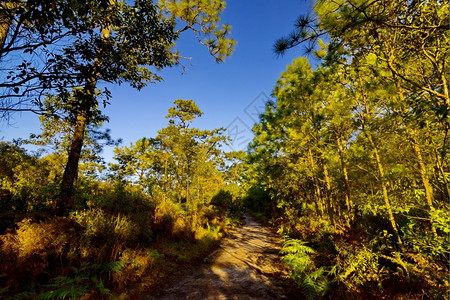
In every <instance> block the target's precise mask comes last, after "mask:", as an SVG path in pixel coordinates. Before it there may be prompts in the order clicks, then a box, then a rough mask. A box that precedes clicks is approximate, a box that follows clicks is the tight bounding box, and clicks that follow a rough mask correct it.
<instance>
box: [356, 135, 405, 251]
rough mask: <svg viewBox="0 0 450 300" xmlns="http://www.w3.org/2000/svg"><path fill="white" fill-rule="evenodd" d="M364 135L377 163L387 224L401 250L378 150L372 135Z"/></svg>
mask: <svg viewBox="0 0 450 300" xmlns="http://www.w3.org/2000/svg"><path fill="white" fill-rule="evenodd" d="M365 134H366V136H367V139H368V140H369V143H370V145H371V146H372V151H373V153H374V155H375V161H376V163H377V168H378V173H379V175H380V183H381V189H382V192H383V199H384V205H385V206H386V210H387V212H388V217H389V222H390V223H391V226H392V230H394V235H395V238H396V239H397V242H398V244H399V245H400V247H402V248H403V243H402V240H401V239H400V234H399V232H398V229H397V223H396V222H395V218H394V213H393V212H392V207H391V201H390V200H389V196H388V192H387V186H386V177H385V176H384V168H383V164H382V162H381V159H380V155H379V154H378V148H377V147H376V145H375V142H374V141H373V138H372V135H371V134H370V133H368V132H366V133H365Z"/></svg>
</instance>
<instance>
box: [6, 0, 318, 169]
mask: <svg viewBox="0 0 450 300" xmlns="http://www.w3.org/2000/svg"><path fill="white" fill-rule="evenodd" d="M309 7H310V1H308V0H284V1H279V0H259V1H255V0H228V1H227V7H226V9H225V12H224V14H223V15H222V20H223V22H225V23H229V24H231V25H232V37H233V38H234V39H235V40H237V45H236V48H235V51H234V53H233V55H232V56H231V57H229V58H228V59H227V60H226V61H225V63H222V64H217V63H215V62H214V60H213V58H212V57H211V56H210V55H209V53H208V51H207V50H206V48H204V47H203V46H201V45H199V44H198V42H197V41H196V39H195V38H194V36H193V35H192V34H191V33H190V32H189V33H187V34H184V35H183V36H182V37H181V38H180V39H179V41H178V43H177V48H178V49H179V50H180V52H181V55H183V56H187V57H192V59H191V60H190V61H185V62H184V64H185V66H186V67H187V68H188V70H187V71H186V72H184V73H183V72H182V68H181V67H174V68H170V69H165V70H163V72H162V73H161V75H162V76H163V77H164V82H160V83H157V84H151V85H149V86H147V87H146V88H144V89H143V90H141V91H137V90H134V89H132V88H131V87H128V86H127V85H122V86H108V88H109V89H110V90H111V91H112V95H113V98H112V101H111V105H110V106H108V107H107V108H106V109H105V113H106V115H108V116H109V118H110V121H109V123H107V124H105V127H106V128H110V129H111V134H112V136H113V138H122V139H123V144H122V145H129V144H130V143H131V142H135V141H136V140H138V139H140V138H142V137H154V136H155V135H156V132H157V130H159V129H161V128H162V127H165V126H166V125H167V119H165V118H164V116H165V115H166V114H167V110H168V108H169V107H171V106H172V104H173V101H174V100H176V99H192V100H194V101H195V102H196V103H197V105H198V106H199V108H200V109H201V110H202V111H203V112H204V115H203V116H202V117H201V118H200V119H198V120H197V121H196V122H195V123H194V125H193V126H195V127H198V128H204V129H213V128H217V127H229V132H228V133H229V134H230V135H232V136H233V137H235V138H236V139H237V140H235V142H234V143H233V145H232V148H233V149H235V150H243V149H245V144H246V141H248V139H249V138H250V137H251V136H250V135H249V134H250V133H249V132H248V128H251V127H252V125H253V124H254V123H255V121H256V119H257V118H256V114H257V112H258V110H261V108H262V103H263V101H264V100H265V99H266V96H265V95H267V96H270V94H271V92H272V89H273V87H274V85H275V82H276V80H277V79H278V77H279V76H280V74H281V73H282V72H283V71H284V70H285V68H286V66H287V65H288V64H290V63H291V62H292V59H294V58H295V57H298V56H301V55H302V52H301V49H300V48H298V49H293V50H291V51H288V52H287V54H286V55H285V56H284V57H276V56H275V55H274V53H273V44H274V42H275V40H276V39H278V38H280V37H281V36H284V35H286V34H288V33H289V32H290V31H292V29H293V24H294V22H295V20H296V18H297V17H298V16H299V15H300V14H303V13H305V12H307V11H308V10H309ZM261 93H262V94H261ZM230 124H231V125H230ZM229 125H230V126H229ZM30 133H39V122H38V118H37V116H35V115H33V114H28V113H23V114H21V115H15V116H14V120H13V124H12V126H11V125H10V126H7V125H6V124H5V123H1V125H0V139H3V140H6V141H9V140H12V139H13V138H26V137H28V136H29V134H30ZM103 156H104V157H105V158H106V160H108V161H109V160H111V157H112V149H111V148H108V149H105V150H104V153H103Z"/></svg>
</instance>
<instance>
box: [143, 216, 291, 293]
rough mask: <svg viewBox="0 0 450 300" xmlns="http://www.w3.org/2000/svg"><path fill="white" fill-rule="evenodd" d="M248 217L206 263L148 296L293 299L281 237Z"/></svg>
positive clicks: (206, 259) (187, 271)
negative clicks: (284, 275)
mask: <svg viewBox="0 0 450 300" xmlns="http://www.w3.org/2000/svg"><path fill="white" fill-rule="evenodd" d="M245 221H246V222H245V225H243V226H241V227H239V228H238V229H237V230H236V232H235V233H234V234H232V235H230V236H228V237H227V238H224V239H223V240H222V243H221V246H220V248H219V249H218V250H216V251H214V252H213V253H212V254H210V255H209V256H208V257H207V258H205V260H204V263H202V264H201V265H199V266H196V267H195V268H192V269H189V270H186V272H184V274H183V275H182V276H181V277H180V278H179V279H178V280H176V281H174V282H172V283H171V284H170V285H168V286H167V287H166V288H164V291H163V292H161V293H160V294H157V295H153V296H149V297H147V298H146V299H148V300H152V299H165V300H166V299H168V300H171V299H173V300H175V299H176V300H178V299H214V300H220V299H239V300H243V299H244V300H245V299H292V298H293V297H292V295H290V296H287V294H286V291H287V290H288V288H287V286H286V285H285V283H284V282H283V281H282V280H281V279H280V275H281V272H282V266H281V264H280V262H279V256H278V253H279V251H280V244H279V243H280V241H279V239H278V238H277V236H276V235H275V234H274V233H272V232H271V231H270V230H269V229H268V228H266V227H264V226H261V225H260V224H259V223H258V222H257V221H256V220H255V219H253V218H252V217H250V216H248V215H247V216H246V219H245Z"/></svg>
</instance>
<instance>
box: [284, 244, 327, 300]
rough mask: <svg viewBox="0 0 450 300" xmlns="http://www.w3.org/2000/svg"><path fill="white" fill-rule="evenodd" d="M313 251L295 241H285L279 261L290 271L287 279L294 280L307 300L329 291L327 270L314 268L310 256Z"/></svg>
mask: <svg viewBox="0 0 450 300" xmlns="http://www.w3.org/2000/svg"><path fill="white" fill-rule="evenodd" d="M314 253H315V251H314V249H312V248H311V247H308V246H306V245H305V242H303V241H301V240H297V239H286V240H285V242H284V245H283V249H282V250H281V254H283V257H282V258H281V261H282V263H283V264H284V265H286V266H287V267H288V268H289V269H290V274H289V278H291V279H293V280H295V282H297V284H298V286H299V287H300V288H301V289H302V291H303V294H304V295H305V297H306V298H307V299H316V298H319V297H321V296H323V295H325V294H326V293H327V292H328V290H329V281H328V280H327V277H326V275H327V273H328V271H327V268H326V267H320V268H316V266H315V264H314V261H313V260H312V259H311V255H312V254H314Z"/></svg>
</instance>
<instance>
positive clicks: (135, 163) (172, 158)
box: [111, 99, 243, 213]
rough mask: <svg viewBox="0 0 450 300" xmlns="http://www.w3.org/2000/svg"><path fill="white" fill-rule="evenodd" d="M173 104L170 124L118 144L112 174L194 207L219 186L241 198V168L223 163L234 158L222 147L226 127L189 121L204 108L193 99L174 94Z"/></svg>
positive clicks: (205, 201) (190, 208)
mask: <svg viewBox="0 0 450 300" xmlns="http://www.w3.org/2000/svg"><path fill="white" fill-rule="evenodd" d="M174 104H175V105H174V106H173V107H171V108H170V109H169V114H168V115H167V116H166V117H167V118H168V119H169V125H168V126H167V127H165V128H162V129H161V130H159V131H158V135H157V136H156V137H155V138H149V139H147V138H143V139H140V140H138V141H137V142H135V143H132V144H131V145H130V146H124V147H116V149H115V151H114V152H115V156H114V158H115V159H116V160H117V162H118V163H117V164H113V165H112V166H111V169H112V171H113V172H114V174H115V176H116V178H117V179H119V180H124V181H125V182H130V183H133V184H136V185H138V186H140V188H141V189H143V190H145V191H147V192H148V193H149V194H151V195H154V196H155V197H162V198H164V199H167V200H170V201H173V202H175V203H179V204H183V205H184V206H186V208H187V210H188V211H189V212H192V213H197V212H198V211H199V209H200V208H201V207H203V206H205V205H206V206H207V205H209V204H210V201H211V199H212V198H213V196H214V195H215V194H216V193H217V192H218V191H219V190H221V189H226V190H228V189H230V191H229V192H230V193H231V192H233V193H234V194H233V196H234V198H235V199H236V198H242V197H243V195H242V193H241V194H239V192H236V187H235V186H234V184H236V181H239V176H242V170H239V169H237V170H236V168H237V164H238V161H234V163H227V162H228V161H230V160H232V159H233V157H234V155H233V154H232V153H224V152H223V151H222V150H221V147H223V146H224V144H225V143H226V142H227V137H226V136H224V135H223V132H224V129H223V128H218V129H213V130H201V129H198V128H193V127H191V124H192V122H193V121H194V120H195V118H197V117H200V116H201V115H202V114H203V112H202V111H201V110H200V109H199V108H198V107H197V105H196V104H195V102H193V101H192V100H182V99H178V100H176V101H175V102H174ZM242 159H243V158H242V155H241V160H242ZM228 185H229V186H228Z"/></svg>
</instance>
